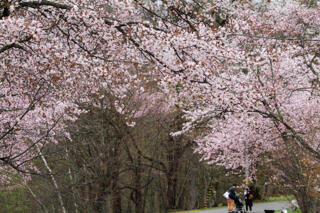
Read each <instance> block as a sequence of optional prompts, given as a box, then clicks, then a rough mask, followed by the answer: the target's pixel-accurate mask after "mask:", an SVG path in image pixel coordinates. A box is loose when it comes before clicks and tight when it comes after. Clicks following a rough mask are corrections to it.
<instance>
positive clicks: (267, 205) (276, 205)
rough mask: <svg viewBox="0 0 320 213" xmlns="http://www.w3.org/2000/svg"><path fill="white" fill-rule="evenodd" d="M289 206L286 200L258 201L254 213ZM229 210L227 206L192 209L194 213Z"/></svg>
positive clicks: (254, 205) (216, 212)
mask: <svg viewBox="0 0 320 213" xmlns="http://www.w3.org/2000/svg"><path fill="white" fill-rule="evenodd" d="M288 207H289V202H286V201H277V202H267V203H258V204H253V208H252V213H264V210H265V209H268V210H280V209H282V208H288ZM227 212H228V210H227V208H226V207H225V208H219V209H208V210H199V211H192V213H227Z"/></svg>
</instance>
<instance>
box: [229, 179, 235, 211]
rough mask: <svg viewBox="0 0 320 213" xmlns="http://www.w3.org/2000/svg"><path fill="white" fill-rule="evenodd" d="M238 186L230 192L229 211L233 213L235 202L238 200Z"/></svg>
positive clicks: (233, 187)
mask: <svg viewBox="0 0 320 213" xmlns="http://www.w3.org/2000/svg"><path fill="white" fill-rule="evenodd" d="M236 187H237V186H236V184H233V185H232V187H231V188H230V189H229V190H228V192H229V198H228V200H227V201H228V211H229V212H232V211H233V207H234V200H235V199H236Z"/></svg>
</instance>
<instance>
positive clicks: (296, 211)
mask: <svg viewBox="0 0 320 213" xmlns="http://www.w3.org/2000/svg"><path fill="white" fill-rule="evenodd" d="M287 211H288V212H290V209H289V208H287ZM275 213H281V210H277V211H275ZM292 213H301V211H300V209H297V210H294V211H293V212H292Z"/></svg>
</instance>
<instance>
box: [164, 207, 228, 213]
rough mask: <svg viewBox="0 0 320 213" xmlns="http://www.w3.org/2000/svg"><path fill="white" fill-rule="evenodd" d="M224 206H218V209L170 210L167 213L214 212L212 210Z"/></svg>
mask: <svg viewBox="0 0 320 213" xmlns="http://www.w3.org/2000/svg"><path fill="white" fill-rule="evenodd" d="M225 207H226V206H218V207H212V208H202V209H192V210H171V211H169V213H189V212H196V211H201V210H214V209H221V208H225Z"/></svg>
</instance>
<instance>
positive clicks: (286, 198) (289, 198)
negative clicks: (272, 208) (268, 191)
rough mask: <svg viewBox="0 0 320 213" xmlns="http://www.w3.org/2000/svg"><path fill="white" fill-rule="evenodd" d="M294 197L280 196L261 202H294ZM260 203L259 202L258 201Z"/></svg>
mask: <svg viewBox="0 0 320 213" xmlns="http://www.w3.org/2000/svg"><path fill="white" fill-rule="evenodd" d="M294 199H295V198H294V196H292V195H281V196H277V197H267V198H266V199H264V200H261V202H273V201H289V200H294ZM258 202H260V201H258Z"/></svg>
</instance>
